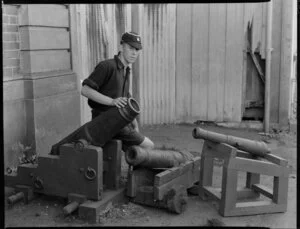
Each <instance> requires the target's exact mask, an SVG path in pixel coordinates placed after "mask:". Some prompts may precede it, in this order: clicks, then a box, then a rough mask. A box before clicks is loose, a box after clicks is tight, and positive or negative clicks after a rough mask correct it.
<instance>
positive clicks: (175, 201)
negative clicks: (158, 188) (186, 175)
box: [167, 185, 187, 214]
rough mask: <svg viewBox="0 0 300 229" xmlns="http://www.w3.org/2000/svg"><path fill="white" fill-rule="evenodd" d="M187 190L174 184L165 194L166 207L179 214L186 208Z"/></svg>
mask: <svg viewBox="0 0 300 229" xmlns="http://www.w3.org/2000/svg"><path fill="white" fill-rule="evenodd" d="M186 204H187V191H186V189H185V187H184V186H182V185H180V186H175V187H172V188H171V190H170V191H169V192H168V194H167V208H168V210H169V211H170V212H175V213H177V214H180V213H181V212H183V211H184V210H185V208H186Z"/></svg>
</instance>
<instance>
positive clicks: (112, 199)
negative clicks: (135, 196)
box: [78, 188, 128, 223]
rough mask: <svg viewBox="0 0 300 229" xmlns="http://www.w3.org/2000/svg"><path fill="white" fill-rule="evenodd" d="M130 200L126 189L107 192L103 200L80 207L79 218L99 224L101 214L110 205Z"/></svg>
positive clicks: (89, 202) (88, 202)
mask: <svg viewBox="0 0 300 229" xmlns="http://www.w3.org/2000/svg"><path fill="white" fill-rule="evenodd" d="M127 200H128V199H127V197H126V196H125V188H121V189H118V190H107V191H105V192H104V193H103V199H102V200H100V201H87V202H85V203H83V204H81V205H80V206H79V210H78V212H79V217H80V218H82V219H84V220H87V221H88V222H90V223H97V222H98V220H99V218H98V217H99V214H100V213H101V211H103V210H105V208H106V207H107V206H108V205H109V204H116V203H124V202H126V201H127Z"/></svg>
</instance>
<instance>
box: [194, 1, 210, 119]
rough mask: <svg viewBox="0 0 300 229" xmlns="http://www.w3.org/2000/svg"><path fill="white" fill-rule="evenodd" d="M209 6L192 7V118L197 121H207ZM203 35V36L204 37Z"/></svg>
mask: <svg viewBox="0 0 300 229" xmlns="http://www.w3.org/2000/svg"><path fill="white" fill-rule="evenodd" d="M208 21H209V4H195V5H193V7H192V22H193V23H192V36H191V37H192V41H191V43H192V82H191V87H192V88H191V93H192V96H191V100H192V106H191V109H192V112H191V113H192V116H193V117H195V119H197V120H208V118H209V117H207V106H208V104H207V101H208V99H203V98H207V93H208V89H209V88H208V87H207V85H208V80H209V72H208V64H209V63H208V54H209V49H208V48H209V45H208V44H209V32H208V29H209V27H208V26H209V24H208ZM204 34H205V35H204Z"/></svg>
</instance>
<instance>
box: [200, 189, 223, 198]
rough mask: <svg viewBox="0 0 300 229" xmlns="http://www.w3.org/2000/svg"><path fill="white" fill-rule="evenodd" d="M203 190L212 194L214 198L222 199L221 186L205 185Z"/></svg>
mask: <svg viewBox="0 0 300 229" xmlns="http://www.w3.org/2000/svg"><path fill="white" fill-rule="evenodd" d="M203 190H204V192H205V193H206V194H207V195H209V196H211V197H212V198H214V199H217V200H221V189H220V188H213V187H209V186H204V187H203Z"/></svg>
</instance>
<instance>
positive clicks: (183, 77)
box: [176, 4, 198, 122]
mask: <svg viewBox="0 0 300 229" xmlns="http://www.w3.org/2000/svg"><path fill="white" fill-rule="evenodd" d="M191 10H192V5H191V4H177V19H178V20H177V23H176V121H179V122H180V121H188V119H189V118H190V116H191V77H192V70H191V69H192V45H191V41H192V39H191V37H192V28H191V25H192V16H191ZM197 105H198V104H197Z"/></svg>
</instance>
